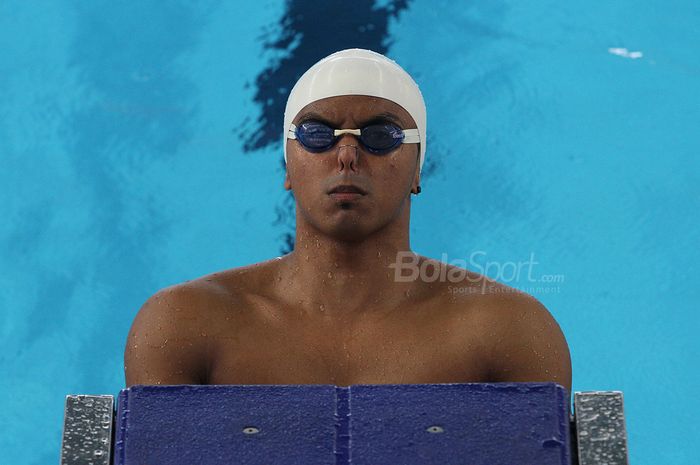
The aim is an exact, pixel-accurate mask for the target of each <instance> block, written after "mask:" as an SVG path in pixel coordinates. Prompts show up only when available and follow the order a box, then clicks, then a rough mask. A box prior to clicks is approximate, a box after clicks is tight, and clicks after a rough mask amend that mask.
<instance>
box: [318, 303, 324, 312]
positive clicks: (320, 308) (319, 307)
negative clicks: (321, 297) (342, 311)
mask: <svg viewBox="0 0 700 465" xmlns="http://www.w3.org/2000/svg"><path fill="white" fill-rule="evenodd" d="M318 309H319V310H321V311H322V312H325V311H326V307H324V306H323V304H321V305H319V306H318Z"/></svg>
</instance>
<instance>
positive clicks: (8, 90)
mask: <svg viewBox="0 0 700 465" xmlns="http://www.w3.org/2000/svg"><path fill="white" fill-rule="evenodd" d="M340 3H341V2H335V1H332V2H325V4H326V5H328V6H327V8H324V9H323V10H317V11H312V10H310V9H309V8H310V6H311V4H312V2H310V1H291V0H290V1H282V0H275V1H265V0H263V1H260V2H221V1H208V2H207V1H205V2H197V3H193V2H184V1H173V2H168V3H167V6H166V5H164V4H163V3H162V2H155V1H153V0H151V1H143V2H127V3H118V4H117V3H114V2H106V1H94V2H70V1H65V0H64V1H58V2H39V3H37V2H20V1H18V0H6V1H4V2H0V205H1V206H2V217H3V221H1V222H0V247H1V248H2V252H1V253H0V266H1V267H2V268H1V269H2V273H0V331H1V336H2V341H3V350H2V353H1V354H0V370H1V371H2V373H3V376H2V377H1V379H0V398H2V399H3V401H2V410H3V414H4V417H5V418H9V419H12V420H11V421H12V427H11V428H9V427H8V428H4V429H3V434H2V435H0V450H2V451H3V452H2V453H3V461H6V462H7V463H16V464H45V463H51V464H53V463H56V461H57V460H58V454H59V452H58V451H59V444H60V437H61V422H62V419H63V402H64V399H65V395H66V394H68V393H91V394H105V393H111V394H114V395H116V394H117V392H118V391H119V389H120V388H121V387H123V383H124V378H123V366H122V354H123V348H124V341H125V337H126V334H127V331H128V328H129V326H130V324H131V321H132V319H133V316H134V315H135V313H136V311H137V310H138V308H139V306H140V305H141V304H142V303H143V302H144V301H145V299H146V298H147V297H148V296H150V295H151V294H153V293H154V292H155V291H156V290H157V289H160V288H162V287H165V286H167V285H170V284H173V283H176V282H181V281H184V280H187V279H191V278H194V277H197V276H201V275H203V274H206V273H210V272H212V271H216V270H220V269H225V268H229V267H233V266H239V265H244V264H248V263H252V262H255V261H259V260H263V259H267V258H270V257H274V256H277V255H279V254H281V253H282V252H283V251H285V250H288V249H289V247H290V238H291V234H292V232H293V208H292V207H293V206H292V204H291V201H290V197H289V196H288V195H287V194H286V192H285V191H283V189H282V179H283V168H282V163H281V161H282V151H281V147H280V145H279V140H280V138H279V134H281V133H280V131H281V127H280V126H281V123H282V116H283V115H282V109H283V107H284V102H285V99H286V94H285V92H287V91H288V89H289V87H290V86H291V85H292V84H293V80H294V79H295V77H296V76H298V75H299V74H300V73H301V72H302V71H303V70H304V69H305V68H306V67H308V66H309V65H310V64H312V63H313V62H315V61H316V60H317V59H319V58H321V57H322V56H324V55H326V54H327V53H330V52H331V51H333V50H337V49H341V48H347V47H355V46H357V47H365V48H372V49H374V50H377V51H380V52H384V53H387V55H389V56H390V57H391V58H393V59H395V60H396V61H398V62H399V63H400V64H402V65H403V66H404V67H405V68H406V69H407V70H408V71H409V72H410V73H412V74H413V76H414V77H415V79H416V81H417V82H418V83H419V85H420V88H421V90H422V92H423V94H424V96H425V99H426V103H427V107H428V131H429V145H428V151H427V153H426V163H427V165H426V169H425V173H424V174H425V175H424V179H423V182H422V188H423V192H422V193H421V195H420V196H418V197H416V198H415V199H414V201H413V211H412V226H411V239H412V247H413V248H414V250H416V251H417V252H418V253H421V254H424V255H428V256H432V257H435V258H438V259H440V258H442V257H443V254H445V255H444V256H445V257H446V259H447V260H449V261H452V260H455V259H467V260H468V259H470V257H472V258H473V260H472V262H473V263H472V265H471V266H470V268H472V269H473V270H475V271H481V270H485V267H486V263H487V262H491V263H496V264H507V263H513V264H516V263H517V262H522V261H527V260H530V259H531V257H532V261H534V262H536V266H535V268H534V272H533V276H534V277H535V280H536V281H534V282H531V281H529V280H527V279H525V278H524V277H523V276H520V277H519V278H520V279H514V278H513V277H512V276H511V275H509V274H499V273H497V270H495V269H494V268H490V269H489V270H488V273H487V274H489V275H491V276H492V277H494V278H496V279H499V280H501V281H503V282H506V283H507V284H510V285H513V286H516V287H519V288H522V289H523V290H525V291H527V292H530V293H531V294H533V295H534V296H535V297H537V298H538V299H539V300H540V301H542V302H543V303H544V304H545V305H546V306H547V308H549V310H550V311H551V312H552V314H553V315H554V316H555V318H556V319H557V321H558V322H559V323H560V325H561V327H562V329H563V331H564V333H565V334H566V337H567V339H568V342H569V345H570V348H571V353H572V361H573V371H574V378H573V390H575V391H576V390H579V391H580V390H595V389H617V390H622V391H624V393H625V408H626V414H627V418H628V430H629V441H630V458H631V460H632V463H635V464H638V465H646V464H649V465H651V464H657V463H665V464H671V465H674V464H686V463H692V462H693V461H694V460H695V458H696V457H697V456H698V455H700V446H699V445H698V443H697V441H696V442H692V441H687V438H689V437H697V436H698V435H699V433H700V431H698V426H697V421H696V418H695V416H694V414H695V413H696V412H697V411H699V410H700V403H699V401H698V397H697V395H696V392H695V391H696V388H695V386H697V385H698V384H699V381H700V379H699V376H698V371H697V360H698V356H699V355H700V354H699V353H698V352H699V350H698V342H697V340H698V338H697V334H696V333H697V328H698V327H699V323H700V317H699V316H698V312H697V304H696V303H695V302H697V301H698V298H699V297H700V296H699V295H698V294H699V292H698V288H699V286H698V284H699V283H698V278H697V276H698V273H699V272H700V269H699V266H698V263H700V252H699V249H698V247H697V244H698V237H700V226H699V225H698V219H697V218H698V215H697V212H698V211H700V187H698V186H700V161H699V159H698V157H697V154H698V150H699V149H700V140H699V138H698V136H697V127H698V123H699V122H700V105H698V101H700V99H699V97H700V95H699V94H700V79H698V78H699V77H700V53H698V45H699V42H700V40H699V39H700V29H698V28H697V24H698V22H699V21H700V6H699V4H698V3H697V2H694V1H691V0H677V1H674V2H671V3H668V2H661V1H660V0H642V1H641V2H633V1H631V0H623V1H620V2H615V3H610V2H604V1H600V0H594V1H586V2H583V1H574V2H564V3H562V2H550V1H544V0H534V1H531V2H519V1H515V0H495V1H476V2H468V3H467V2H452V1H447V0H438V1H437V2H436V1H433V0H430V1H429V0H415V1H410V2H402V1H395V2H391V1H380V2H376V3H375V2H371V1H369V2H367V1H365V2H363V1H359V2H354V3H353V11H352V13H353V14H351V15H348V14H347V8H342V11H341V9H340V7H339V6H338V5H340ZM509 270H510V267H508V268H507V269H506V268H504V269H503V271H509ZM494 273H495V274H496V275H494ZM6 424H7V423H6Z"/></svg>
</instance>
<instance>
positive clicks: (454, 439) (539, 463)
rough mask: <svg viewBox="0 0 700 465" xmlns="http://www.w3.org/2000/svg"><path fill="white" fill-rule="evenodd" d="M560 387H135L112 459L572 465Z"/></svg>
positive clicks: (123, 463) (127, 463)
mask: <svg viewBox="0 0 700 465" xmlns="http://www.w3.org/2000/svg"><path fill="white" fill-rule="evenodd" d="M568 397H569V396H568V393H567V392H566V389H565V388H563V387H561V386H558V385H556V384H554V383H529V384H526V383H494V384H468V383H464V384H462V383H460V384H421V385H358V386H350V387H335V386H332V385H320V386H319V385H315V386H300V385H285V386H269V385H267V386H266V385H262V386H261V385H258V386H133V387H131V388H129V389H124V390H122V391H121V392H120V393H119V402H118V411H117V424H116V434H115V446H116V447H115V453H114V464H115V465H136V464H141V463H148V464H152V465H158V464H168V465H180V464H182V465H185V464H191V463H197V464H200V465H208V464H221V463H236V464H241V465H258V464H265V465H276V464H280V465H282V464H284V465H291V464H299V465H316V464H318V465H329V464H336V465H343V464H350V463H352V464H356V465H386V464H394V463H400V464H403V465H413V464H415V465H424V464H426V463H441V464H445V465H451V464H454V465H463V464H466V463H468V464H470V465H493V464H515V463H517V464H519V465H570V463H571V462H570V444H569V399H568Z"/></svg>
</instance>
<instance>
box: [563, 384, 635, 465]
mask: <svg viewBox="0 0 700 465" xmlns="http://www.w3.org/2000/svg"><path fill="white" fill-rule="evenodd" d="M574 413H575V421H576V440H577V448H578V464H579V465H602V464H605V465H628V464H629V455H628V450H627V432H626V430H625V414H624V410H623V399H622V392H620V391H591V392H576V393H574Z"/></svg>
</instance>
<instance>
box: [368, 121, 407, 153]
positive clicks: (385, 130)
mask: <svg viewBox="0 0 700 465" xmlns="http://www.w3.org/2000/svg"><path fill="white" fill-rule="evenodd" d="M403 137H404V136H403V131H402V130H401V129H399V128H397V127H396V126H394V125H393V124H373V125H371V126H367V127H366V128H364V129H362V135H361V136H360V140H361V141H362V143H363V144H364V145H365V147H367V148H368V149H369V150H370V151H372V152H388V151H390V150H392V149H393V148H394V147H396V146H397V145H398V144H400V143H401V141H402V140H403Z"/></svg>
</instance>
